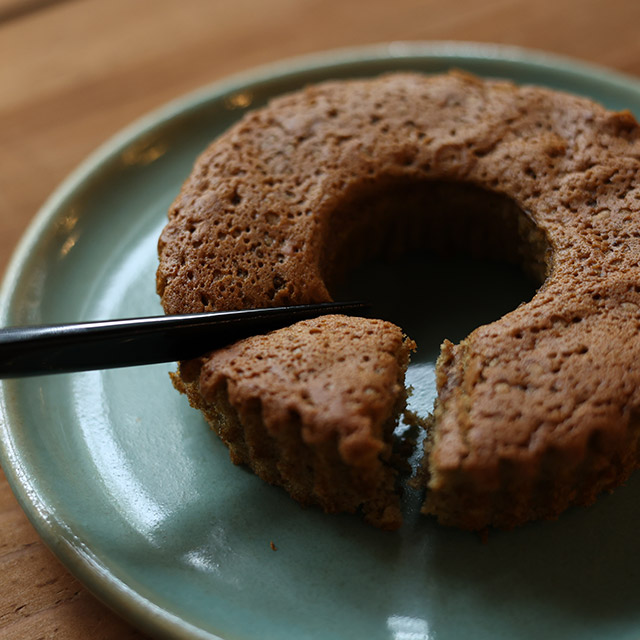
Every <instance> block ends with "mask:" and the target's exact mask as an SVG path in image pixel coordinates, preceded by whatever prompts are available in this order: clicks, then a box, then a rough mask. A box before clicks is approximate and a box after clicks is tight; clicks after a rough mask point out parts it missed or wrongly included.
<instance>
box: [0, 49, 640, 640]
mask: <svg viewBox="0 0 640 640" xmlns="http://www.w3.org/2000/svg"><path fill="white" fill-rule="evenodd" d="M452 67H457V68H462V69H466V70H468V71H471V72H473V73H476V74H479V75H483V76H493V77H503V78H510V79H513V80H515V81H516V82H520V83H534V84H540V85H545V86H549V87H553V88H557V89H563V90H566V91H571V92H574V93H580V94H583V95H587V96H591V97H593V98H595V99H596V100H598V101H600V102H603V103H604V104H605V105H607V106H608V107H611V108H616V109H621V108H629V109H631V110H632V111H633V112H634V113H635V114H636V116H640V83H638V82H637V81H636V80H634V79H630V78H626V77H623V76H619V75H616V74H615V73H611V72H608V71H606V70H602V69H597V68H593V67H588V66H584V65H582V64H579V63H576V62H573V61H568V60H564V59H558V58H554V57H549V56H545V55H543V54H538V53H532V52H526V51H521V50H517V49H505V48H499V47H492V46H479V45H463V44H450V43H435V44H402V43H394V44H389V45H384V46H377V47H373V48H367V49H360V50H349V51H341V52H336V53H331V54H327V55H324V56H320V57H315V58H306V59H303V60H297V61H292V62H288V63H285V64H281V65H278V66H271V67H268V68H263V69H259V70H257V71H255V72H252V73H250V74H247V75H243V76H237V77H234V78H232V79H230V80H228V81H226V82H223V83H219V84H216V85H214V86H212V87H208V88H205V89H203V90H201V91H199V92H198V93H196V94H193V95H190V96H188V97H186V98H184V99H181V100H179V101H177V102H175V103H172V104H170V105H168V106H167V107H165V108H163V109H162V110H160V111H158V112H156V113H154V114H151V115H150V116H148V117H147V118H145V119H143V120H142V121H140V122H138V123H135V124H134V125H132V126H131V127H130V128H129V129H127V130H126V131H124V132H123V133H122V134H120V135H119V136H117V137H116V138H115V139H113V140H111V141H110V142H109V143H107V144H106V145H105V146H104V147H103V148H102V149H100V150H99V151H97V152H96V153H95V154H94V155H93V156H92V157H91V158H89V159H88V160H87V161H86V162H85V163H84V164H83V165H82V166H81V167H80V168H79V169H78V170H77V171H76V172H75V173H74V174H73V175H72V176H71V177H70V178H69V179H68V180H67V181H66V182H65V183H64V184H63V185H62V186H61V187H60V188H59V189H58V191H57V192H56V193H55V194H54V195H53V196H52V197H51V199H50V200H49V202H48V203H47V204H46V205H45V207H44V208H43V210H42V211H41V212H40V214H39V216H38V217H37V219H36V220H35V222H34V224H33V225H32V227H31V228H30V230H29V232H28V233H27V235H26V236H25V238H24V240H23V242H22V244H21V245H20V247H19V249H18V251H17V253H16V255H15V257H14V260H13V262H12V265H11V267H10V269H9V272H8V274H7V276H6V278H5V282H4V287H3V290H2V294H1V309H2V311H1V314H2V315H1V321H2V324H3V325H11V324H33V323H48V322H72V321H81V320H93V319H105V318H117V317H127V316H129V317H130V316H142V315H153V314H159V313H161V307H160V304H159V301H158V299H157V296H156V294H155V282H154V274H155V269H156V264H157V262H156V241H157V238H158V235H159V233H160V231H161V229H162V227H163V225H164V223H165V220H166V210H167V208H168V206H169V204H170V203H171V201H172V199H173V198H174V196H175V195H176V194H177V192H178V190H179V188H180V185H181V183H182V181H183V180H184V179H185V177H186V176H187V175H188V173H189V171H190V168H191V165H192V163H193V161H194V159H195V157H196V156H197V154H198V153H199V152H200V151H201V150H203V149H204V147H205V146H206V145H207V144H208V142H209V141H210V140H211V139H213V138H214V137H215V136H216V135H217V134H219V133H220V132H222V131H223V130H224V129H225V128H226V127H228V126H229V125H230V124H231V123H233V122H234V121H235V120H237V119H238V118H239V117H241V115H242V114H243V113H244V112H245V111H246V110H247V109H250V108H254V107H257V106H259V105H262V104H264V103H265V101H266V100H268V99H269V98H270V97H272V96H275V95H278V94H280V93H282V92H285V91H291V90H295V89H297V88H299V87H302V86H304V85H306V84H309V83H311V82H316V81H320V80H323V79H328V78H348V77H356V76H371V75H377V74H379V73H382V72H386V71H391V70H400V69H402V70H419V71H424V72H427V73H432V72H440V71H445V70H447V69H449V68H452ZM372 269H375V271H367V273H365V274H361V276H358V274H355V275H354V277H353V278H352V279H351V280H350V282H349V286H350V287H352V288H353V290H354V291H355V292H356V293H359V294H360V295H362V296H368V297H371V298H372V299H376V304H377V308H378V310H379V313H380V314H386V317H388V318H390V319H393V320H396V321H398V322H400V323H401V324H402V325H403V327H404V328H405V330H407V331H408V332H409V334H410V335H412V337H414V338H415V339H416V341H417V342H418V344H419V345H420V346H421V349H420V351H419V353H418V355H417V356H416V359H415V362H414V364H413V365H412V367H411V369H410V371H409V383H410V384H412V385H413V386H414V388H415V392H414V395H413V398H412V403H413V406H414V408H416V409H417V410H419V411H420V412H421V413H422V414H426V413H428V412H429V410H430V409H431V406H432V404H433V398H434V392H435V390H434V383H433V364H434V362H435V358H436V357H437V353H438V348H439V345H440V342H441V341H442V339H444V338H450V339H452V340H459V339H461V338H462V337H464V335H465V334H466V333H467V332H469V331H471V330H472V329H473V328H474V327H475V326H477V325H479V324H481V323H484V322H490V321H491V320H493V319H495V318H497V317H499V316H500V315H501V314H503V313H505V312H506V311H509V310H510V309H513V308H514V307H515V306H516V305H517V304H519V303H520V302H523V301H525V300H527V299H529V298H530V297H531V296H532V295H533V289H532V288H531V287H530V285H529V284H527V283H526V282H525V281H524V280H523V278H522V276H521V275H520V274H518V273H513V272H511V271H509V270H508V269H507V268H506V267H504V266H500V265H495V264H491V263H477V262H472V261H466V260H463V259H460V260H449V261H447V262H442V261H438V260H434V259H432V258H430V257H429V256H408V257H407V258H406V259H405V260H403V261H401V262H400V263H398V264H396V265H393V266H392V267H390V268H386V267H383V266H382V265H378V266H375V267H372ZM385 278H386V279H388V280H387V281H388V282H389V283H390V285H393V283H394V282H397V281H398V279H401V280H403V281H406V282H407V283H409V284H407V285H403V286H404V287H405V288H404V289H403V288H402V287H400V288H394V287H393V286H389V287H385V286H384V285H382V286H381V285H380V283H381V282H385ZM372 282H373V283H375V286H374V285H372ZM407 287H409V288H407ZM385 289H386V290H387V291H389V290H394V289H397V291H396V293H395V294H394V296H395V297H393V296H387V297H385V298H383V299H377V298H376V296H378V298H379V291H380V290H385ZM416 291H417V292H420V293H421V295H417V294H416ZM452 291H453V292H454V293H455V295H451V292H452ZM447 295H448V296H449V297H448V298H447V297H446V296H447ZM442 296H445V298H442ZM439 299H444V300H446V305H444V308H441V307H440V305H438V306H434V305H433V302H432V301H433V300H439ZM173 368H174V366H173V365H155V366H149V367H137V368H130V369H120V370H110V371H99V372H89V373H81V374H70V375H60V376H55V377H39V378H33V379H24V380H12V381H5V382H3V383H2V389H1V398H0V400H1V404H0V407H1V411H2V424H1V426H0V429H1V431H0V436H1V437H0V440H1V446H0V454H1V462H2V466H3V468H4V469H5V472H6V474H7V477H8V478H9V481H10V483H11V485H12V487H13V490H14V492H15V493H16V495H17V497H18V499H19V501H20V503H21V504H22V506H23V508H24V509H25V511H26V512H27V514H28V516H29V518H30V519H31V521H32V522H33V523H34V525H35V526H36V528H37V530H38V532H39V534H40V535H41V536H42V538H43V539H44V540H45V541H46V543H47V544H48V545H49V546H50V548H51V549H52V550H53V551H54V553H56V555H57V556H58V557H59V558H60V559H61V560H62V562H64V563H65V564H66V566H67V567H68V568H69V569H70V570H71V571H72V572H73V573H74V574H75V575H76V576H77V577H78V578H79V579H80V580H82V581H83V582H84V583H85V584H86V585H87V586H88V587H89V588H90V589H91V590H92V591H93V592H94V593H96V594H97V595H98V596H99V597H100V598H101V599H103V600H104V601H105V602H107V603H108V604H109V605H110V606H111V607H113V608H114V609H115V610H116V611H117V612H119V613H120V614H121V615H123V616H125V617H127V618H129V619H130V620H132V621H133V622H134V623H135V624H137V625H138V626H140V627H141V628H143V629H144V630H146V631H147V632H148V633H150V634H153V635H155V636H160V637H165V636H166V637H181V638H223V639H233V640H269V639H273V640H276V639H277V640H299V639H302V638H305V639H307V638H309V639H310V638H313V639H326V640H329V639H338V638H368V639H370V640H383V639H385V640H449V639H456V638H476V639H478V638H480V639H482V638H486V639H489V638H491V639H496V638H505V639H507V638H509V639H512V638H530V639H532V640H533V639H536V640H537V639H539V638H544V637H554V638H560V637H561V638H564V639H566V640H570V639H572V638H580V639H581V640H585V639H589V638H594V639H595V638H597V639H598V640H604V639H607V638H611V639H613V638H615V639H616V640H623V639H625V638H629V639H631V638H634V639H637V638H639V637H640V607H639V606H638V594H640V542H639V541H638V534H637V532H638V531H639V530H640V509H638V504H640V476H638V474H636V476H634V477H632V479H631V480H630V482H629V483H628V484H627V486H625V487H622V488H620V489H619V490H618V491H616V492H615V493H614V494H612V495H606V496H602V497H601V498H600V499H599V500H598V502H597V503H596V504H595V505H594V506H593V507H590V508H586V509H583V508H577V509H572V510H570V511H569V512H567V513H566V514H564V515H563V516H562V517H561V518H560V519H559V520H558V521H557V522H542V523H534V524H531V525H528V526H525V527H523V528H521V529H518V530H515V531H512V532H492V533H491V534H490V536H489V539H488V542H487V543H486V544H483V543H482V542H481V541H480V540H479V538H478V537H477V536H475V535H473V534H468V533H463V532H459V531H455V530H450V529H445V528H443V527H440V526H438V525H437V524H436V523H435V522H434V521H433V520H432V519H430V518H425V517H422V516H420V515H419V513H418V509H419V503H420V496H419V495H416V494H415V493H413V492H411V491H408V492H407V495H406V500H405V512H406V515H405V520H406V522H405V525H404V526H403V528H402V529H401V530H400V531H399V532H397V533H384V532H380V531H376V530H373V529H371V528H369V527H367V526H366V525H365V524H363V523H362V522H361V521H360V519H359V518H358V517H356V516H325V515H323V514H322V513H319V512H318V511H316V510H314V509H307V510H303V509H301V508H300V507H299V506H298V505H297V504H296V503H294V502H293V501H292V500H290V498H289V497H288V496H287V495H286V494H285V493H284V492H283V491H281V490H280V489H277V488H274V487H270V486H267V485H265V484H263V483H262V481H260V480H259V479H258V478H256V477H254V476H253V475H252V474H250V473H249V472H247V471H246V470H244V469H242V468H240V467H235V466H234V465H232V464H231V462H230V460H229V455H228V452H227V450H226V449H225V447H224V446H223V445H222V444H221V443H220V442H219V441H218V440H217V439H216V437H215V436H214V435H213V434H212V433H211V432H210V431H209V430H208V428H207V426H206V425H205V423H204V421H203V419H202V418H201V417H200V415H199V414H198V413H196V412H195V411H194V410H192V409H190V408H189V406H188V404H187V402H186V400H185V398H184V397H181V396H180V395H179V394H178V393H177V392H175V391H174V390H173V388H172V386H171V383H170V380H169V376H168V372H169V371H171V370H172V369H173ZM272 542H273V544H274V545H275V547H276V548H277V550H273V549H272V547H271V543H272Z"/></svg>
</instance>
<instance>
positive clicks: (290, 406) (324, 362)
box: [174, 316, 415, 529]
mask: <svg viewBox="0 0 640 640" xmlns="http://www.w3.org/2000/svg"><path fill="white" fill-rule="evenodd" d="M414 347H415V345H414V344H413V342H412V341H411V340H408V339H406V338H405V337H404V336H403V335H402V332H401V330H400V329H399V328H398V327H396V326H394V325H392V324H391V323H388V322H383V321H382V320H367V319H363V318H349V317H344V316H323V317H320V318H316V319H313V320H307V321H303V322H298V323H296V324H295V325H293V326H292V327H289V328H287V329H283V330H279V331H274V332H272V333H269V334H266V335H262V336H255V337H253V338H248V339H246V340H242V341H240V342H238V343H236V344H234V345H232V346H230V347H227V348H225V349H220V350H219V351H216V352H214V353H213V354H211V355H210V356H209V357H208V358H206V359H204V363H203V364H202V367H201V368H198V367H195V368H193V367H192V369H191V370H190V371H189V370H185V369H183V370H182V371H181V376H175V377H174V382H175V384H176V386H177V387H178V388H179V389H180V390H181V391H183V392H186V393H187V394H188V396H189V399H190V401H191V403H192V404H193V406H195V407H196V408H198V409H201V410H202V411H203V412H204V414H205V416H206V417H207V420H208V421H209V423H210V424H211V426H212V427H213V429H214V430H215V431H216V432H217V433H218V434H219V435H220V437H221V438H222V440H223V441H224V442H225V443H226V444H227V446H228V447H229V449H230V451H231V457H232V459H233V461H234V462H236V463H242V464H247V465H249V466H250V467H251V468H252V469H253V470H254V471H255V472H256V473H257V474H258V475H259V476H260V477H261V478H263V479H264V480H266V481H267V482H270V483H272V484H277V485H281V486H283V487H285V488H286V489H287V490H288V491H289V493H290V494H291V495H292V496H293V497H294V498H295V499H296V500H298V501H299V502H301V503H303V504H319V505H320V506H322V507H323V508H324V509H325V511H328V512H340V511H349V512H354V511H356V510H358V509H362V510H363V512H364V514H365V517H366V518H367V519H368V520H369V521H370V522H372V523H373V524H375V525H376V526H379V527H381V528H385V529H395V528H397V527H398V526H399V525H400V522H401V515H400V507H399V497H398V494H397V491H396V488H397V487H396V485H397V478H396V475H397V474H396V472H395V470H394V469H393V467H392V465H391V458H392V433H393V430H394V428H395V426H396V424H397V417H398V415H399V414H400V412H401V411H402V409H403V408H404V404H405V399H406V396H405V389H404V373H405V370H406V368H407V365H408V363H409V352H410V350H411V349H413V348H414ZM192 365H193V363H191V365H190V366H192ZM187 366H189V365H187Z"/></svg>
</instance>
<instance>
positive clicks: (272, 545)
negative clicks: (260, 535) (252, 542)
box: [269, 540, 278, 551]
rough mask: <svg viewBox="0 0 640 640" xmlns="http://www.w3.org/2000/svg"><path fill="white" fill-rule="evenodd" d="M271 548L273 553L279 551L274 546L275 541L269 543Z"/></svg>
mask: <svg viewBox="0 0 640 640" xmlns="http://www.w3.org/2000/svg"><path fill="white" fill-rule="evenodd" d="M269 546H270V547H271V550H272V551H277V550H278V547H276V545H275V544H273V540H272V541H271V542H270V543H269Z"/></svg>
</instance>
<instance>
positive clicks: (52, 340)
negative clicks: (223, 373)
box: [0, 302, 369, 378]
mask: <svg viewBox="0 0 640 640" xmlns="http://www.w3.org/2000/svg"><path fill="white" fill-rule="evenodd" d="M368 309H369V305H368V304H366V303H363V302H327V303H320V304H307V305H296V306H292V307H271V308H267V309H244V310H242V311H223V312H213V313H194V314H187V315H174V316H153V317H149V318H129V319H124V320H105V321H98V322H81V323H76V324H58V325H41V326H27V327H8V328H5V329H0V378H20V377H25V376H34V375H42V374H50V373H68V372H72V371H89V370H96V369H111V368H114V367H129V366H134V365H142V364H154V363H159V362H173V361H177V360H189V359H191V358H196V357H199V356H201V355H204V354H205V353H207V352H208V351H212V350H214V349H217V348H220V347H223V346H225V345H228V344H231V343H233V342H235V341H236V340H239V339H241V338H245V337H248V336H251V335H256V334H260V333H266V332H267V331H271V330H273V329H278V328H281V327H284V326H287V325H290V324H293V323H294V322H297V321H298V320H303V319H305V318H313V317H317V316H320V315H325V314H329V313H341V314H346V315H364V314H365V313H366V311H367V310H368Z"/></svg>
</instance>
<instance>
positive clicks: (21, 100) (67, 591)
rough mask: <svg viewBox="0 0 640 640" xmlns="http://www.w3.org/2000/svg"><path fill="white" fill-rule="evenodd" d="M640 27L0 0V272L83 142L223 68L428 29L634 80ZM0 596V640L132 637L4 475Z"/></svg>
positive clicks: (399, 11)
mask: <svg viewBox="0 0 640 640" xmlns="http://www.w3.org/2000/svg"><path fill="white" fill-rule="evenodd" d="M21 3H22V4H21ZM638 24H640V3H639V2H637V0H553V1H551V0H537V1H536V2H530V1H524V0H485V1H484V2H477V0H458V1H456V2H452V1H451V0H394V2H389V1H388V0H361V1H359V0H358V1H355V0H269V1H268V2H266V1H263V0H215V1H209V0H182V1H180V2H177V1H172V0H133V1H132V0H109V1H106V0H82V1H78V0H76V1H72V2H54V3H51V2H38V1H37V0H35V1H33V2H28V1H24V0H0V61H2V64H0V88H1V89H0V268H2V269H4V267H5V266H6V264H7V262H8V260H9V257H10V255H11V252H12V251H13V249H14V246H15V244H16V242H17V241H18V238H19V237H20V235H21V234H22V233H23V231H24V230H25V228H26V226H27V225H28V223H29V221H30V220H31V219H32V217H33V216H34V215H35V213H36V211H37V210H38V208H39V207H40V206H41V205H42V203H43V202H44V200H45V199H46V197H47V196H48V195H49V194H50V193H51V191H52V190H53V189H54V188H55V186H56V185H57V184H58V183H59V182H60V181H61V180H62V179H63V178H64V176H65V175H67V174H68V173H69V171H70V170H71V169H72V168H73V167H74V166H75V165H77V164H78V163H79V162H80V161H81V160H82V159H83V158H84V157H85V156H86V155H87V154H88V153H89V152H90V151H92V150H93V149H94V148H95V147H97V146H98V145H99V144H101V143H102V142H104V141H105V140H106V139H107V138H108V137H109V136H111V135H112V134H114V133H115V132H116V131H118V130H119V129H120V128H122V127H123V126H125V125H126V124H128V123H129V122H131V121H132V120H134V119H135V118H138V117H139V116H141V115H143V114H144V113H146V112H147V111H149V110H151V109H152V108H154V107H157V106H159V105H161V104H162V103H164V102H166V101H168V100H170V99H172V98H174V97H176V96H179V95H180V94H182V93H185V92H187V91H190V90H192V89H195V88H196V87H198V86H201V85H203V84H207V83H210V82H213V81H215V80H217V79H219V78H221V77H223V76H225V75H227V74H230V73H234V72H236V71H240V70H243V69H246V68H249V67H252V66H255V65H258V64H263V63H267V62H270V61H273V60H277V59H280V58H286V57H290V56H294V55H299V54H304V53H310V52H315V51H321V50H325V49H331V48H336V47H344V46H352V45H359V44H365V43H374V42H382V41H391V40H433V39H435V40H472V41H481V42H496V43H506V44H512V45H520V46H525V47H530V48H535V49H541V50H547V51H551V52H554V53H560V54H565V55H569V56H573V57H576V58H582V59H584V60H586V61H590V62H595V63H599V64H602V65H605V66H609V67H612V68H615V69H618V70H621V71H625V72H627V73H631V74H634V75H638V76H640V38H639V37H638ZM0 594H2V598H1V599H0V637H1V638H11V639H13V638H15V639H18V638H56V639H69V640H76V639H78V640H79V639H83V640H84V639H85V638H88V637H91V638H94V639H102V638H104V639H109V640H110V639H115V638H118V639H122V638H137V637H142V636H141V634H140V633H139V632H138V631H136V630H135V629H134V628H133V627H131V626H129V625H128V624H127V623H126V622H124V621H122V620H121V619H120V618H118V617H117V616H116V615H115V614H113V613H111V612H110V611H109V610H107V609H106V608H105V607H104V606H103V605H102V604H100V603H99V602H98V601H97V600H95V599H94V598H93V596H91V595H90V594H89V593H88V592H87V591H86V590H85V589H84V588H83V587H82V586H81V585H80V584H79V583H78V582H77V581H76V580H75V579H74V578H73V577H71V576H70V575H69V574H68V572H67V571H66V570H65V569H64V568H63V567H62V566H61V565H60V564H59V563H58V561H57V560H56V559H55V558H54V557H53V555H52V554H51V553H50V552H49V551H48V550H47V549H46V548H45V547H44V546H43V545H42V543H41V542H40V541H39V539H38V537H37V535H36V533H35V531H34V529H33V528H32V527H31V525H30V524H29V523H28V521H27V519H26V517H25V516H24V514H23V513H22V511H21V510H20V508H19V506H18V504H17V503H16V501H15V499H14V497H13V495H12V494H11V491H10V489H9V488H8V485H7V482H6V480H5V478H4V476H3V475H1V474H0Z"/></svg>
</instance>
